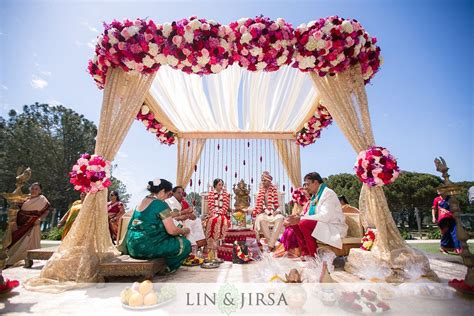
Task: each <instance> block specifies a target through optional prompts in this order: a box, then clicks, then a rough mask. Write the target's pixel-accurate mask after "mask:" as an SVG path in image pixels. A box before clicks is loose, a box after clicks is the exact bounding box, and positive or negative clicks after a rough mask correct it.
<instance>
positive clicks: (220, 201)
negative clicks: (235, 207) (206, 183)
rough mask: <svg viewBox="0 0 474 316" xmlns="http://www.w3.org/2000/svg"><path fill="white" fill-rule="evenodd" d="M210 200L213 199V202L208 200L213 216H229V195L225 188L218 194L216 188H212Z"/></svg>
mask: <svg viewBox="0 0 474 316" xmlns="http://www.w3.org/2000/svg"><path fill="white" fill-rule="evenodd" d="M209 198H211V201H209V200H208V203H209V207H210V210H211V212H212V213H213V214H218V215H227V211H228V209H229V195H228V194H227V192H226V190H225V188H223V189H222V191H221V192H217V191H216V190H214V188H211V190H210V191H209ZM211 206H212V208H211Z"/></svg>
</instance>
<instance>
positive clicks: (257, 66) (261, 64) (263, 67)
mask: <svg viewBox="0 0 474 316" xmlns="http://www.w3.org/2000/svg"><path fill="white" fill-rule="evenodd" d="M255 67H256V68H257V70H263V69H265V67H267V63H266V62H264V61H261V62H259V63H257V64H256V65H255Z"/></svg>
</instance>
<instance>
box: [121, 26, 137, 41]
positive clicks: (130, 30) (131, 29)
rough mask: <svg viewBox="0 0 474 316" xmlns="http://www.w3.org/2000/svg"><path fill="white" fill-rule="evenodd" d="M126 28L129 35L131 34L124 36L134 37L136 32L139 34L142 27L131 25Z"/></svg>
mask: <svg viewBox="0 0 474 316" xmlns="http://www.w3.org/2000/svg"><path fill="white" fill-rule="evenodd" d="M124 30H127V31H126V33H128V35H129V36H128V37H126V36H124V37H126V38H129V37H132V36H134V35H135V34H137V33H138V31H139V30H140V28H139V27H138V26H135V25H133V26H129V27H127V28H125V29H124ZM122 32H123V30H122ZM122 35H123V34H122Z"/></svg>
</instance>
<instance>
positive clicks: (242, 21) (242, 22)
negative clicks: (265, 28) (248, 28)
mask: <svg viewBox="0 0 474 316" xmlns="http://www.w3.org/2000/svg"><path fill="white" fill-rule="evenodd" d="M248 19H249V18H241V19H239V20H238V21H237V23H238V24H239V25H242V24H244V23H245V22H247V20H248Z"/></svg>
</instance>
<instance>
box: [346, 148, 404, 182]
mask: <svg viewBox="0 0 474 316" xmlns="http://www.w3.org/2000/svg"><path fill="white" fill-rule="evenodd" d="M354 170H355V172H356V175H357V177H358V178H359V180H360V181H362V182H363V183H365V184H366V185H368V186H369V187H374V186H382V185H386V184H390V183H392V182H394V181H395V179H397V177H398V175H399V174H400V168H399V167H398V165H397V160H396V159H395V157H393V156H392V155H391V154H390V152H389V151H388V150H387V149H386V148H384V147H379V146H372V147H370V148H369V149H367V150H364V151H361V152H360V153H359V155H358V156H357V161H356V163H355V166H354Z"/></svg>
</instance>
